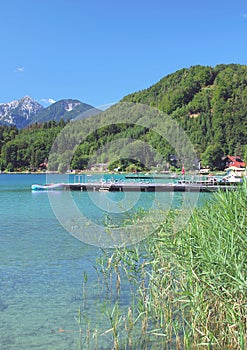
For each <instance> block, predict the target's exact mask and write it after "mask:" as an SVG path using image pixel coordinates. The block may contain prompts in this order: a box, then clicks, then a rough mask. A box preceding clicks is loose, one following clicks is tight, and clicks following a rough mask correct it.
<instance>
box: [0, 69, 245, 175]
mask: <svg viewBox="0 0 247 350" xmlns="http://www.w3.org/2000/svg"><path fill="white" fill-rule="evenodd" d="M122 101H123V102H134V103H131V104H127V105H131V106H132V107H130V110H128V113H126V104H124V103H118V104H116V105H115V106H112V107H111V108H109V109H108V110H106V111H104V112H102V113H101V114H99V115H97V116H92V117H88V118H84V119H83V120H80V121H77V122H75V120H74V122H68V121H67V122H64V121H63V120H60V121H59V122H58V121H49V122H46V123H44V124H33V125H30V126H29V127H27V128H24V129H22V130H18V129H17V128H16V127H13V126H12V127H11V126H0V170H9V171H11V170H15V169H27V168H31V169H33V168H38V167H39V165H40V164H42V163H43V162H44V161H47V158H49V169H51V170H57V169H58V170H59V171H66V170H67V169H84V168H87V167H88V165H89V163H88V162H89V160H90V162H91V164H95V163H108V164H110V166H109V169H115V168H119V169H122V170H125V169H126V168H129V167H130V166H132V167H131V169H133V165H135V167H136V169H137V170H138V169H142V170H143V168H145V169H151V168H152V167H157V166H159V167H161V168H165V167H167V163H170V164H173V161H172V159H174V157H173V156H174V154H176V153H177V151H176V147H174V145H171V144H170V143H169V141H168V140H169V138H168V139H167V140H166V139H165V138H164V137H162V136H161V134H159V132H156V131H155V130H158V131H160V130H163V131H164V130H165V131H164V133H163V134H166V132H167V133H169V132H170V133H174V132H175V131H174V129H173V128H170V127H169V125H168V124H169V123H168V124H167V122H168V120H170V119H169V118H165V114H164V113H163V112H165V113H167V114H169V115H170V116H171V117H172V118H174V119H175V120H177V121H178V123H179V124H180V125H181V126H182V128H183V129H184V130H185V131H186V134H187V135H188V136H189V138H190V140H191V142H192V144H193V146H194V149H195V152H196V155H195V158H193V162H194V164H196V162H197V160H198V158H200V159H201V164H202V165H203V166H209V167H210V168H211V169H217V168H220V163H221V158H222V157H223V156H224V155H228V154H229V155H238V156H240V157H243V158H244V159H245V161H247V66H243V65H238V64H230V65H218V66H216V67H203V66H194V67H191V68H188V69H181V70H179V71H177V72H175V73H173V74H170V75H168V76H166V77H164V78H163V79H161V80H160V81H159V82H158V83H157V84H155V85H153V86H151V87H150V88H148V89H146V90H143V91H140V92H137V93H133V94H131V95H128V96H126V97H124V98H123V100H122ZM120 102H121V101H120ZM143 104H146V105H148V106H154V107H157V108H155V109H154V111H156V112H157V111H158V113H156V112H154V113H153V111H152V113H151V112H150V111H148V108H144V106H143ZM54 107H56V109H55V112H57V111H58V112H59V110H60V109H57V106H56V105H55V104H54ZM149 110H150V108H149ZM159 110H162V111H163V112H160V111H159ZM75 111H76V109H75ZM72 112H74V110H73V111H72ZM72 112H69V113H72ZM159 113H160V114H161V115H162V116H161V118H158V119H156V122H157V123H158V125H156V127H157V128H156V129H155V130H153V129H152V126H151V124H152V121H153V119H152V118H153V117H154V116H155V114H159ZM124 116H125V117H124ZM126 116H128V119H126ZM141 116H144V117H146V119H145V120H146V122H145V123H146V124H144V125H145V126H143V124H138V122H139V120H140V118H141ZM74 117H75V119H77V118H76V117H77V115H75V116H74ZM74 117H73V119H74ZM124 118H125V119H124ZM126 120H127V122H126ZM157 120H158V121H157ZM149 121H150V124H149ZM141 125H142V126H141ZM148 125H150V126H151V127H150V128H149V126H148ZM167 125H168V127H167ZM167 130H170V131H169V132H168V131H167ZM62 131H63V132H62ZM61 132H62V133H61ZM60 134H61V138H60V143H59V144H57V143H56V147H54V148H53V153H52V155H51V156H50V150H51V147H52V144H53V142H54V141H55V139H56V137H57V135H60ZM175 134H176V133H175ZM86 135H87V136H86ZM170 139H171V138H170ZM175 139H176V138H175ZM77 140H83V142H82V143H81V144H80V145H79V146H78V147H77ZM118 140H122V141H123V144H121V143H119V144H118V148H116V144H117V143H116V141H118ZM124 140H128V141H124ZM124 142H125V143H124ZM147 144H148V146H151V147H152V149H151V148H148V147H147ZM190 149H191V147H190ZM153 150H157V152H156V153H154V152H153ZM187 150H188V148H186V147H184V145H183V149H182V150H181V154H180V155H178V157H177V160H178V162H177V163H176V164H175V163H174V165H177V166H181V164H182V163H187V164H188V162H187V160H186V159H187V158H188V152H187ZM118 151H119V152H118ZM140 155H141V156H140ZM176 155H177V154H176ZM171 156H172V157H171ZM186 157H187V158H186ZM71 159H72V161H71V162H70V163H69V162H68V160H69V161H70V160H71ZM138 159H139V160H138ZM175 159H176V157H175ZM195 159H196V161H195ZM137 160H138V161H137Z"/></svg>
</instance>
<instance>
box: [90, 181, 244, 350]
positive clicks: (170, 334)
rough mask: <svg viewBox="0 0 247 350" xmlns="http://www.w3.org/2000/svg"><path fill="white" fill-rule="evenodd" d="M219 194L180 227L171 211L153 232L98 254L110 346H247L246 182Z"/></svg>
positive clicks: (176, 212)
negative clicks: (132, 243) (177, 228)
mask: <svg viewBox="0 0 247 350" xmlns="http://www.w3.org/2000/svg"><path fill="white" fill-rule="evenodd" d="M215 196H216V198H215V200H214V201H213V202H211V203H208V204H206V205H205V206H204V207H203V208H199V209H197V210H195V211H194V213H193V216H192V217H191V219H190V221H189V222H188V224H187V225H186V227H185V228H184V229H182V230H181V231H179V232H174V223H176V222H177V220H178V217H179V215H180V214H181V213H180V212H179V211H171V213H170V215H169V216H168V217H167V220H166V222H164V223H163V224H162V225H161V227H160V229H159V230H158V232H156V233H155V234H154V235H153V236H152V237H149V238H148V239H147V240H145V241H144V242H142V243H141V244H140V245H136V246H134V247H132V248H129V249H127V248H126V249H116V250H114V251H113V250H111V251H108V252H104V258H100V259H99V260H98V264H97V267H96V269H97V270H98V272H99V278H100V279H101V280H102V281H103V284H104V286H105V290H106V291H107V293H108V294H107V295H108V303H107V302H106V304H105V305H106V309H105V316H106V318H107V319H108V323H109V327H108V328H107V330H106V331H107V335H108V336H110V337H111V339H112V348H114V349H137V348H140V349H201V348H202V349H242V350H244V349H246V348H247V217H246V204H247V187H246V185H243V186H241V187H240V188H239V189H238V190H236V191H234V192H229V193H228V192H225V193H217V194H216V195H215ZM123 281H124V283H123ZM126 286H127V288H126ZM126 300H127V307H126ZM123 305H124V307H123ZM102 334H106V333H104V332H103V333H102Z"/></svg>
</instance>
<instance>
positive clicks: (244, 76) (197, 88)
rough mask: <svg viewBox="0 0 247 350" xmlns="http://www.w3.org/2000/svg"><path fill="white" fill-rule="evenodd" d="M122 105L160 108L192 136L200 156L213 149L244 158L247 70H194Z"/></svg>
mask: <svg viewBox="0 0 247 350" xmlns="http://www.w3.org/2000/svg"><path fill="white" fill-rule="evenodd" d="M122 101H132V102H136V103H144V104H148V105H150V106H154V107H157V108H159V109H160V110H162V111H164V112H165V113H168V114H169V115H170V116H171V117H172V118H174V119H176V120H177V121H178V122H179V124H180V125H181V126H182V127H183V128H184V130H185V131H186V132H187V134H188V135H189V137H190V139H191V141H192V143H193V144H194V147H195V149H196V152H197V154H198V156H201V155H202V153H203V152H204V151H205V150H206V149H207V147H208V146H210V145H219V146H221V147H222V149H223V152H224V154H232V155H242V156H243V153H244V146H245V145H246V144H247V128H246V125H247V66H244V65H239V64H229V65H223V64H222V65H218V66H216V67H215V68H212V67H203V66H193V67H191V68H189V69H185V68H184V69H181V70H179V71H177V72H175V73H173V74H170V75H168V76H166V77H164V78H163V79H161V80H160V81H159V82H158V83H157V84H155V85H153V86H151V87H150V88H148V89H145V90H143V91H139V92H137V93H133V94H130V95H128V96H126V97H125V98H123V100H122Z"/></svg>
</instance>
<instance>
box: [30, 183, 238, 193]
mask: <svg viewBox="0 0 247 350" xmlns="http://www.w3.org/2000/svg"><path fill="white" fill-rule="evenodd" d="M237 185H238V184H233V183H213V184H212V183H193V182H192V183H187V182H178V183H146V182H143V183H140V182H91V183H59V184H56V185H54V184H51V185H49V184H47V185H32V190H33V191H44V190H47V191H48V190H53V191H54V190H65V191H102V192H106V191H109V192H215V191H218V190H222V191H226V190H234V189H236V187H237Z"/></svg>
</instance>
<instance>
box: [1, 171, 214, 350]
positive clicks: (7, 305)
mask: <svg viewBox="0 0 247 350" xmlns="http://www.w3.org/2000/svg"><path fill="white" fill-rule="evenodd" d="M59 180H61V179H59ZM88 180H89V179H88ZM91 180H92V179H91V178H90V181H91ZM93 180H97V177H96V178H95V179H93ZM45 182H46V176H45V175H43V174H39V175H33V174H19V175H12V174H11V175H7V174H1V175H0V214H1V219H0V220H1V221H0V349H1V350H17V349H18V350H31V349H44V350H45V349H46V350H58V349H59V350H68V349H75V350H77V349H79V348H80V345H79V338H80V337H79V333H78V329H79V328H78V323H77V316H78V309H79V307H80V308H81V309H83V310H84V311H85V310H86V315H87V317H88V318H89V319H90V320H89V321H90V323H91V325H92V324H94V323H95V324H96V323H97V325H99V327H101V330H102V331H103V330H104V324H102V323H101V321H100V317H101V315H100V314H99V313H100V310H102V308H103V302H104V301H103V296H102V295H101V294H100V288H99V287H98V275H97V272H96V269H95V261H96V258H97V257H99V256H100V254H101V249H100V247H97V246H96V245H93V244H92V245H91V244H86V243H84V242H83V238H84V237H83V236H82V237H81V239H80V240H78V239H76V238H75V237H73V236H72V235H71V234H70V233H69V232H67V231H66V230H65V228H64V227H63V226H62V225H61V222H59V221H58V220H57V218H56V215H55V214H56V213H55V214H54V210H52V209H51V203H50V200H49V194H48V193H47V192H43V193H34V192H32V191H31V189H30V187H31V184H33V183H39V184H44V183H45ZM106 195H107V196H111V197H110V200H111V203H112V202H114V203H121V206H122V205H123V203H124V198H123V197H122V196H123V194H121V193H111V194H103V193H95V194H94V196H96V197H97V198H96V197H94V198H93V200H92V198H91V197H90V196H88V194H87V193H85V192H74V193H73V200H74V202H75V203H76V204H77V205H78V208H79V210H81V211H84V213H83V215H84V216H86V217H87V218H88V219H89V220H91V222H93V223H97V225H98V224H100V225H102V223H104V220H105V219H106V216H108V213H107V210H106V208H105V207H104V205H105V202H106V197H105V196H106ZM54 196H60V197H56V198H59V202H61V203H63V205H64V210H65V211H66V203H65V201H66V200H67V199H66V196H64V194H63V193H54ZM209 196H210V195H207V194H202V195H201V196H200V198H199V201H198V203H197V205H200V203H202V202H203V201H204V200H207V199H208V198H210V197H209ZM181 198H182V197H181V193H180V194H179V193H176V194H173V195H172V196H171V194H167V193H166V194H165V193H163V194H159V198H158V202H159V203H163V204H162V209H163V208H164V209H169V207H175V208H176V207H179V205H180V204H179V203H180V202H181ZM95 200H96V203H95ZM128 200H129V201H130V202H131V197H129V198H128ZM152 200H153V194H150V193H146V194H142V196H141V197H140V198H139V199H138V200H136V199H135V206H134V208H132V207H131V209H130V211H132V212H133V211H134V210H138V208H142V207H144V208H146V209H147V208H149V207H150V203H151V202H152ZM99 203H100V204H99ZM166 203H167V204H166ZM131 205H132V204H131ZM119 215H122V217H121V218H120V220H123V219H124V218H123V216H124V215H126V210H125V209H124V210H123V213H120V214H119V213H118V212H117V213H115V216H114V218H113V219H114V220H118V217H119ZM94 234H95V233H94ZM83 276H84V277H85V276H87V279H88V280H87V285H86V288H85V283H83V280H84V277H83ZM85 290H86V292H87V298H86V299H87V303H86V305H85ZM126 298H127V292H126ZM96 310H97V312H96ZM102 322H104V321H102ZM109 328H110V326H109V325H108V324H105V330H107V329H109ZM82 330H83V332H85V333H86V324H83V325H82ZM108 341H109V340H108V339H107V338H106V337H102V341H101V340H100V339H99V341H98V344H99V349H111V348H112V347H113V346H112V344H109V343H107V342H108ZM100 342H102V343H100ZM85 348H86V347H85ZM89 348H90V347H89ZM92 348H93V347H92ZM83 349H84V347H83Z"/></svg>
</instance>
